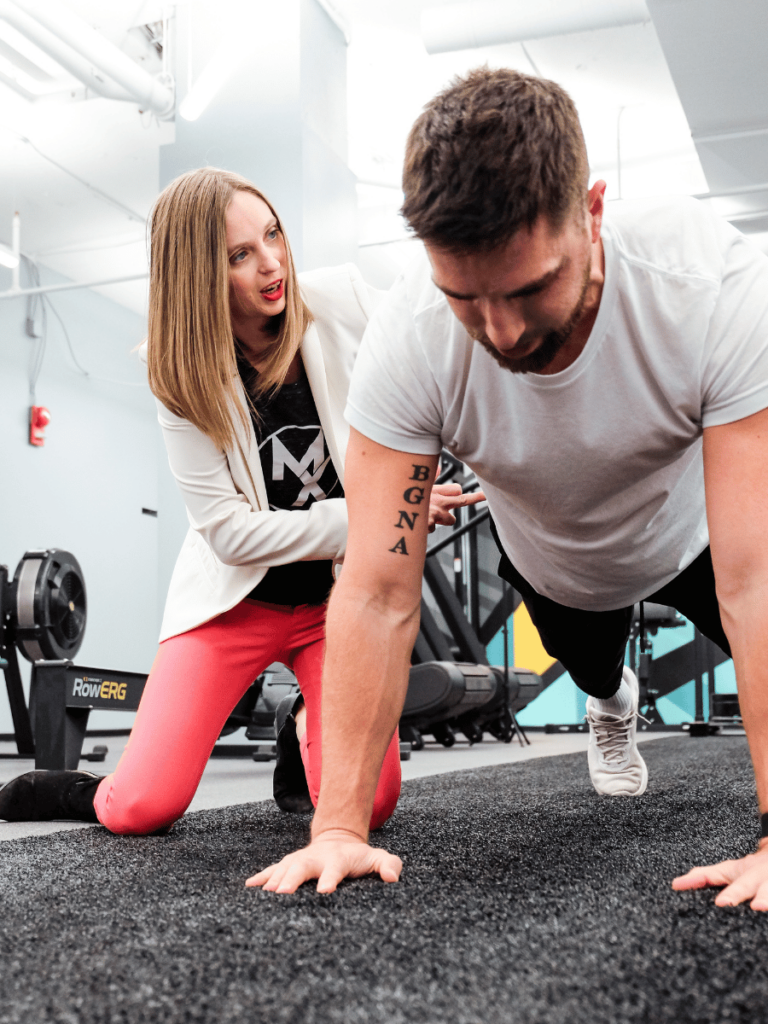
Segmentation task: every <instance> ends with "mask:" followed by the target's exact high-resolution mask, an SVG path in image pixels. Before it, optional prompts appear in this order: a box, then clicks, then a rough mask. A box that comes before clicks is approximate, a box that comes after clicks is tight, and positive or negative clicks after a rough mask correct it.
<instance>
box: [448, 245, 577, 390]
mask: <svg viewBox="0 0 768 1024" xmlns="http://www.w3.org/2000/svg"><path fill="white" fill-rule="evenodd" d="M591 269H592V268H591V265H590V263H589V262H587V269H586V273H585V275H584V283H583V285H582V289H581V295H580V296H579V299H578V302H577V303H576V305H575V306H574V308H573V311H572V313H571V315H570V316H569V317H568V319H567V320H566V322H565V323H564V324H563V326H562V327H558V329H557V330H554V331H548V332H547V333H546V334H545V335H544V336H543V338H542V340H541V344H540V345H539V347H538V348H536V349H534V350H533V352H529V354H528V355H527V356H521V357H520V358H519V359H511V358H509V356H505V355H504V354H503V353H502V352H499V350H498V349H497V348H496V347H495V346H494V345H493V344H492V343H491V341H490V340H489V338H488V335H487V334H484V333H483V332H482V331H477V332H475V331H468V334H469V336H470V338H473V339H474V340H475V341H479V342H480V344H481V345H482V346H483V348H484V349H485V351H486V352H487V353H488V354H489V355H491V356H493V358H494V359H495V360H496V362H497V363H498V364H499V366H501V367H503V368H504V369H505V370H509V371H510V373H541V371H542V370H544V369H546V368H547V367H548V366H549V364H550V363H551V362H552V360H553V359H554V358H555V356H556V355H557V353H558V352H559V351H560V349H561V348H562V347H563V345H564V344H565V343H566V341H568V339H569V338H570V336H571V335H572V334H573V331H574V328H575V327H576V325H577V324H578V323H579V321H580V320H581V318H582V316H583V314H584V306H585V305H586V302H587V291H588V289H589V282H590V276H591Z"/></svg>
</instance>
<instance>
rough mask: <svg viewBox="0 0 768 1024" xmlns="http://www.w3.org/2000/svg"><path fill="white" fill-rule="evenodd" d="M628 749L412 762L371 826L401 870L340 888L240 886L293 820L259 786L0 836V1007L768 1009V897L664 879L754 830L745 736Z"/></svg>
mask: <svg viewBox="0 0 768 1024" xmlns="http://www.w3.org/2000/svg"><path fill="white" fill-rule="evenodd" d="M643 753H644V756H645V757H646V759H647V761H648V764H649V768H650V780H651V781H650V784H649V787H648V792H647V793H646V794H645V795H644V796H643V797H641V798H638V799H614V800H610V799H606V798H602V799H600V798H598V797H597V796H596V795H595V793H594V792H593V790H592V788H591V786H590V783H589V779H588V776H587V768H586V757H585V755H584V754H579V755H567V756H562V757H553V758H542V759H539V760H535V761H529V762H526V763H522V764H519V765H511V766H507V767H497V768H486V769H478V770H474V771H467V772H457V773H454V774H452V775H446V776H433V777H430V778H426V779H422V780H419V781H416V782H411V783H408V784H407V785H406V786H405V788H404V795H403V799H402V802H401V805H400V808H399V810H398V812H397V814H396V816H395V819H394V820H393V821H392V822H391V823H390V824H389V825H388V826H386V827H385V829H384V830H382V832H381V833H379V836H380V841H381V842H382V844H385V845H386V846H388V847H389V848H390V849H391V850H393V851H395V852H397V853H399V854H400V855H401V856H402V857H403V860H404V861H405V871H404V874H403V880H402V882H401V883H400V884H398V885H389V886H385V885H383V884H382V883H380V882H377V881H374V880H373V879H364V880H361V881H357V882H350V883H346V884H345V885H344V886H343V887H342V889H341V890H340V891H339V892H338V893H337V894H336V895H333V896H318V895H317V894H316V892H315V891H314V888H312V887H309V886H305V887H304V888H303V889H302V890H301V891H300V892H299V893H297V894H295V895H294V896H289V897H285V896H283V897H277V896H274V895H272V894H269V893H262V892H260V891H255V890H246V889H244V888H243V880H244V879H245V877H246V876H247V875H248V874H250V873H251V872H253V870H254V869H256V868H257V867H259V866H261V865H264V864H266V863H269V862H270V861H272V860H273V859H275V858H277V857H279V856H281V855H282V854H283V853H286V852H288V851H289V850H291V848H293V847H294V846H295V845H296V843H297V842H298V841H299V840H300V839H301V838H302V837H303V836H304V834H305V832H306V827H307V819H306V818H303V819H296V818H293V817H290V816H288V815H283V814H281V813H280V812H279V811H278V810H277V809H276V808H274V807H273V806H272V805H271V804H253V805H247V806H240V807H235V808H228V809H225V810H218V811H206V812H201V813H198V814H193V815H190V816H189V817H188V818H187V819H185V820H184V821H183V822H182V823H180V824H179V825H177V826H176V827H175V828H174V830H173V831H172V832H171V833H170V834H169V835H168V836H165V837H155V838H146V839H142V838H123V837H117V836H112V835H110V834H108V833H107V832H105V831H103V830H101V829H92V830H88V831H82V832H77V833H66V834H64V833H62V834H57V835H54V836H51V837H45V838H34V839H22V840H17V841H13V842H5V843H3V844H2V848H1V849H0V856H1V857H2V868H1V869H0V898H1V899H2V914H1V915H0V935H1V936H2V940H1V942H0V947H1V948H0V1024H17V1022H19V1024H30V1022H35V1024H43V1022H46V1024H47V1022H53V1021H56V1022H62V1024H90V1022H98V1024H105V1022H110V1024H112V1022H114V1024H117V1022H121V1024H123V1022H125V1024H133V1022H145V1021H146V1022H152V1024H161V1022H171V1021H172V1022H177V1021H178V1022H181V1021H200V1022H214V1021H215V1022H217V1024H219V1022H220V1024H229V1022H238V1024H240V1022H249V1024H251V1022H257V1024H260V1022H264V1024H267V1022H280V1024H282V1022H285V1024H300V1022H301V1024H304V1022H306V1024H321V1022H322V1024H324V1022H340V1024H357V1022H366V1024H369V1022H382V1024H400V1022H409V1024H411V1022H412V1024H417V1022H418V1024H495V1022H499V1024H501V1022H503V1024H510V1022H514V1024H534V1022H536V1024H581V1022H583V1024H603V1022H604V1024H624V1022H630V1021H631V1022H635V1021H642V1022H649V1024H656V1022H662V1021H663V1022H666V1021H669V1022H675V1024H680V1022H688V1021H691V1022H693V1021H695V1022H697V1024H698V1022H709V1021H711V1022H713V1024H722V1022H724V1021H728V1022H745V1024H746V1022H749V1024H755V1022H759V1021H764V1020H766V1019H768V954H766V943H767V940H768V914H758V913H755V912H753V911H751V910H749V909H748V908H746V907H739V908H733V909H728V910H719V909H717V908H715V907H714V905H713V895H714V894H713V892H712V891H703V892H695V893H684V894H680V893H674V892H673V891H672V890H671V889H670V887H669V880H670V879H671V878H672V877H673V875H674V874H676V873H679V872H681V871H683V870H684V869H687V868H688V867H689V866H690V865H691V864H694V863H697V862H709V861H714V860H717V859H720V858H723V857H726V856H734V855H740V854H744V853H747V852H749V851H750V850H751V849H753V847H754V842H755V838H756V835H757V831H758V826H757V818H756V809H755V800H754V784H753V780H752V773H751V768H750V765H749V756H748V751H747V747H746V743H745V741H744V740H743V739H739V738H722V739H721V738H716V739H690V738H687V737H680V738H674V739H665V740H659V741H657V742H654V743H649V744H646V745H644V746H643ZM426 756H428V755H426Z"/></svg>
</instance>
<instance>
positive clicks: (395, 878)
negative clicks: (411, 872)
mask: <svg viewBox="0 0 768 1024" xmlns="http://www.w3.org/2000/svg"><path fill="white" fill-rule="evenodd" d="M382 853H383V856H382V857H379V858H377V860H378V863H377V865H376V870H377V871H378V873H379V875H380V877H381V880H382V882H399V881H400V874H401V872H402V870H403V862H402V861H401V860H400V858H399V857H396V856H395V855H394V854H393V853H385V852H384V851H383V850H382Z"/></svg>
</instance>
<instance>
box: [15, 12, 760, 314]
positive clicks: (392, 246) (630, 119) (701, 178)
mask: <svg viewBox="0 0 768 1024" xmlns="http://www.w3.org/2000/svg"><path fill="white" fill-rule="evenodd" d="M18 2H19V3H20V4H21V5H22V6H23V3H22V0H18ZM233 2H235V0H216V2H214V0H184V3H185V5H188V6H189V7H190V8H191V9H192V13H193V14H194V13H195V11H197V12H198V14H199V16H201V17H206V18H215V17H217V16H218V15H219V13H220V12H221V11H222V10H223V9H224V8H225V7H226V6H227V4H231V3H233ZM253 2H256V0H253ZM316 2H321V3H322V5H323V6H325V7H326V9H328V8H330V9H331V10H332V12H333V13H334V14H335V15H336V16H337V17H338V19H339V20H340V21H341V22H343V23H344V24H345V25H346V26H347V29H348V35H349V48H348V90H349V107H348V141H349V163H350V166H351V168H352V170H353V171H354V172H355V174H356V175H357V177H358V180H359V182H360V184H359V185H358V196H359V207H360V210H359V228H360V242H361V245H362V246H363V251H365V252H367V253H368V254H369V255H370V254H371V253H377V254H378V256H379V258H381V259H385V260H389V261H390V263H391V264H392V266H393V267H395V266H396V265H397V264H398V263H399V262H400V261H401V259H402V258H403V253H404V252H405V251H406V250H407V249H408V247H409V243H407V242H405V241H401V240H402V239H403V238H404V231H403V227H402V224H401V222H400V220H399V218H398V216H397V209H398V207H399V204H400V194H399V190H398V181H399V175H400V164H401V160H402V151H403V143H404V138H405V134H406V132H407V130H408V128H409V126H410V124H411V123H412V121H413V119H414V117H415V116H416V114H417V113H418V111H419V110H420V108H421V106H422V105H423V103H424V102H425V101H426V100H427V99H428V98H429V97H430V96H431V95H433V94H434V93H435V92H436V91H437V90H438V89H440V88H442V87H443V86H444V85H446V84H447V82H448V81H449V80H450V79H451V77H452V76H453V75H455V74H457V73H462V72H464V71H466V70H468V69H469V68H471V67H474V66H477V65H478V64H481V63H484V62H488V63H490V64H491V65H509V66H513V67H517V68H519V69H521V70H524V71H528V72H532V73H535V74H541V75H544V76H546V77H548V78H553V79H555V80H557V81H558V82H560V83H562V84H563V85H564V86H565V87H566V88H567V89H568V90H569V92H570V93H571V95H572V96H573V97H574V100H575V101H576V104H577V106H578V108H579V111H580V114H581V117H582V121H583V124H584V129H585V135H586V138H587V145H588V149H589V154H590V161H591V165H592V170H593V177H603V178H605V179H606V180H607V182H608V195H609V197H610V198H619V197H620V196H623V197H630V196H640V195H653V194H661V193H692V194H696V193H704V192H707V191H708V189H711V190H713V191H718V192H721V191H731V190H733V189H734V188H742V189H743V188H744V187H747V188H753V187H754V186H755V185H756V184H760V183H761V182H762V183H763V184H765V183H766V182H767V181H768V89H767V88H766V85H768V82H767V81H766V70H765V66H766V65H765V62H764V61H763V60H762V53H761V50H762V46H763V42H764V40H765V38H766V28H767V27H768V5H765V0H647V4H648V10H649V11H650V15H651V17H652V19H653V20H652V21H645V23H642V22H639V23H636V24H629V25H625V26H623V27H612V28H604V29H598V30H592V31H588V32H580V33H570V34H566V35H554V36H548V37H546V38H537V39H529V40H527V41H526V42H524V43H520V42H517V43H508V44H504V45H495V46H488V47H484V48H479V49H465V50H460V51H455V52H451V53H439V54H434V55H431V56H430V55H428V54H427V51H426V50H425V48H424V44H423V42H422V38H421V34H420V16H421V12H422V10H423V9H425V8H427V7H430V8H434V7H437V6H446V5H447V3H448V2H449V0H445V2H444V3H443V4H439V3H438V2H437V0H316ZM496 2H498V0H496ZM565 2H566V0H549V4H550V7H551V8H553V10H555V12H556V10H557V6H558V4H559V3H565ZM584 2H585V3H586V2H587V0H584ZM509 3H510V4H512V3H513V0H509ZM542 4H544V0H542ZM57 6H58V9H59V10H63V9H69V10H71V11H72V12H74V13H75V14H77V15H79V16H81V17H82V18H84V19H85V20H86V21H87V22H88V23H89V24H90V25H92V26H93V27H94V28H96V29H97V30H98V31H99V32H100V33H102V34H103V35H104V36H105V37H106V38H107V39H109V40H110V42H112V43H114V44H115V45H116V46H118V47H120V49H122V50H123V51H124V52H125V53H127V54H128V55H129V56H130V57H131V59H132V60H133V61H135V62H136V63H137V64H139V65H140V66H142V67H144V68H146V69H147V70H148V71H149V72H150V73H152V74H157V73H159V72H161V71H162V70H163V59H165V61H166V65H167V66H166V67H165V70H166V71H167V72H169V73H171V74H173V71H174V69H173V67H172V66H170V65H171V63H172V61H171V60H170V57H169V53H170V52H171V47H166V50H165V58H163V57H162V56H161V53H160V50H159V47H158V45H157V42H158V39H157V37H158V36H162V26H163V20H164V19H167V24H168V25H169V39H172V35H173V14H174V10H175V8H176V6H178V5H174V4H171V3H163V2H161V0H61V2H59V3H58V4H57ZM1 14H2V4H1V3H0V15H1ZM736 15H738V16H736ZM147 26H149V29H148V28H147ZM160 41H162V40H160ZM7 45H8V44H7V36H5V35H3V21H2V17H1V16H0V242H2V243H5V244H6V245H9V244H10V243H11V220H12V216H13V213H14V211H15V210H18V211H19V213H20V217H21V248H22V251H23V252H24V253H25V254H28V255H29V256H32V257H34V258H35V259H36V260H37V261H38V262H39V263H41V264H43V265H45V266H48V267H50V268H51V269H52V270H54V271H56V272H58V273H59V274H62V275H64V276H65V277H67V278H70V279H73V280H76V281H101V280H105V279H111V278H117V277H123V276H129V275H132V274H141V273H143V272H145V270H146V242H145V231H144V222H145V218H146V216H147V214H148V212H149V210H150V208H151V205H152V203H153V201H154V198H155V196H156V194H157V191H158V167H159V150H160V146H162V145H165V144H169V143H172V142H173V139H174V123H173V120H167V121H161V120H158V118H157V117H155V116H154V115H152V114H148V113H144V114H142V113H140V112H139V107H138V105H137V104H135V103H127V102H120V101H117V100H111V99H103V98H90V99H82V98H81V96H82V90H80V92H79V93H78V90H77V83H76V82H75V81H74V79H72V78H71V76H67V75H65V74H64V73H62V74H61V75H60V76H59V78H58V79H57V81H56V82H54V83H53V84H52V85H51V83H50V82H49V86H50V87H51V88H54V87H55V88H57V89H61V90H63V91H59V92H54V93H53V94H52V95H51V96H48V97H45V98H41V99H37V100H34V101H31V100H29V99H27V98H25V97H23V96H22V95H20V94H19V93H18V92H17V91H16V90H14V89H13V88H11V87H10V86H9V85H8V84H7V79H6V80H4V77H3V67H4V65H3V63H2V59H3V56H4V53H6V52H7V51H5V50H4V46H7ZM73 93H74V96H73ZM691 132H693V138H692V137H691ZM235 169H236V168H235ZM717 203H718V205H719V208H720V209H721V212H723V213H724V214H725V215H733V216H736V217H739V216H740V217H741V218H742V219H741V220H738V221H737V224H738V226H739V227H740V228H742V230H745V231H750V232H752V233H753V234H754V237H755V239H756V240H757V241H758V243H759V244H763V245H764V246H765V247H766V249H768V188H767V189H766V190H765V191H764V192H762V193H760V192H754V191H753V192H747V193H745V194H741V195H738V196H735V197H730V198H724V199H720V200H717ZM761 210H762V211H765V212H764V213H763V214H761V212H760V211H761ZM762 231H765V232H766V233H765V234H762V233H761V232H762ZM22 283H24V281H22ZM9 284H10V274H9V272H5V271H0V289H2V288H5V287H8V285H9ZM98 290H99V291H101V292H103V293H104V294H105V295H108V296H109V297H110V298H112V299H114V300H115V301H117V302H120V303H121V304H123V305H125V306H127V307H128V308H131V309H133V310H136V311H137V312H143V311H144V308H145V301H146V286H145V283H144V282H143V281H133V282H126V283H121V284H112V285H107V286H104V287H100V288H99V289H98Z"/></svg>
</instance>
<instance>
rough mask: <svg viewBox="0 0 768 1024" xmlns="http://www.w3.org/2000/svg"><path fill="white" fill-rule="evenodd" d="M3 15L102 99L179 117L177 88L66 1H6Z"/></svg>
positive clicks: (1, 5) (2, 3)
mask: <svg viewBox="0 0 768 1024" xmlns="http://www.w3.org/2000/svg"><path fill="white" fill-rule="evenodd" d="M0 17H4V18H6V20H7V21H9V22H10V23H11V24H12V25H13V26H14V28H16V29H18V31H19V32H22V33H23V34H24V35H26V36H27V37H28V38H30V39H31V40H32V41H33V42H34V43H35V44H36V45H37V46H39V47H40V49H41V50H44V51H45V52H46V53H48V54H49V55H50V56H51V57H53V59H54V60H56V61H58V62H59V63H60V64H61V65H62V67H64V68H66V69H67V71H69V72H70V74H73V75H74V76H75V77H76V78H78V79H79V80H80V81H81V82H83V83H84V84H85V85H87V86H88V87H89V88H91V89H93V90H94V91H95V92H97V93H99V95H101V96H104V97H106V98H108V99H120V100H128V101H130V102H133V103H138V104H139V106H140V107H141V108H142V109H143V110H151V111H152V112H153V113H155V114H157V116H158V117H160V118H165V119H167V118H170V117H171V116H172V115H173V109H174V94H173V89H171V88H169V87H168V86H167V85H165V84H163V83H162V82H160V81H158V80H157V79H156V78H153V77H152V75H149V74H148V73H147V72H146V71H144V69H143V68H140V67H139V66H138V64H136V63H135V62H134V61H132V60H131V58H130V57H128V56H127V55H126V54H124V53H123V51H122V50H120V49H118V47H117V46H114V45H113V44H112V43H110V42H109V40H108V39H105V38H104V36H102V35H101V34H100V33H99V32H97V31H96V30H95V29H93V28H92V27H91V26H90V25H89V24H88V23H87V22H86V21H84V20H83V19H82V18H80V17H79V16H78V15H76V14H75V13H74V12H73V11H70V10H68V9H67V8H66V7H65V6H64V5H63V4H62V3H61V2H60V0H56V2H55V3H52V2H51V0H15V2H14V0H0ZM30 23H31V24H30ZM99 72H100V74H99ZM102 76H105V77H102ZM105 78H106V80H105Z"/></svg>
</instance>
